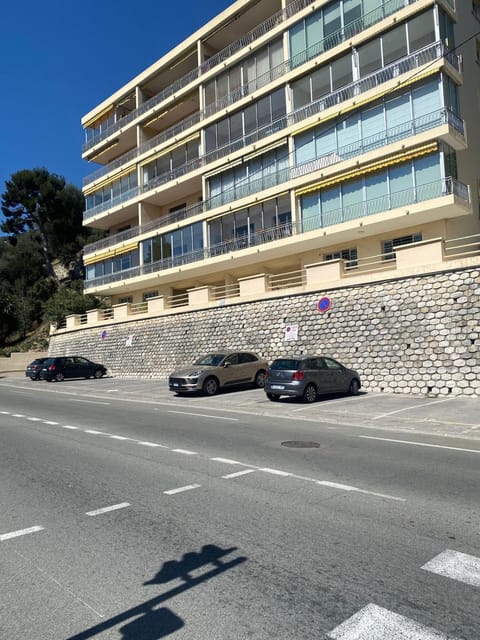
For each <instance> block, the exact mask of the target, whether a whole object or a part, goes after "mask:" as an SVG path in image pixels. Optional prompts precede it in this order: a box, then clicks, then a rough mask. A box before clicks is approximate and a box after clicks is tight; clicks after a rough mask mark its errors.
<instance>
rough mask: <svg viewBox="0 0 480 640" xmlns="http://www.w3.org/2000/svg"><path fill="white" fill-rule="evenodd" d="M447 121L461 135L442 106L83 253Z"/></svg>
mask: <svg viewBox="0 0 480 640" xmlns="http://www.w3.org/2000/svg"><path fill="white" fill-rule="evenodd" d="M446 123H448V124H449V125H450V126H452V127H453V128H454V129H455V130H456V131H458V133H460V134H461V135H464V131H465V125H464V122H463V120H462V119H461V118H459V117H458V116H456V115H455V114H454V113H453V112H452V111H450V110H449V109H447V108H446V107H444V108H443V109H439V110H437V111H434V112H432V113H429V114H426V115H424V116H420V117H418V118H415V119H413V120H411V121H409V122H406V123H403V124H401V125H398V126H397V127H393V128H391V129H387V130H385V131H383V132H381V133H378V134H376V135H374V136H370V137H368V138H364V139H361V140H359V141H358V142H354V143H352V144H350V145H347V146H344V147H340V148H339V149H337V150H336V151H333V152H330V153H327V154H325V155H323V156H320V157H318V158H315V159H314V160H309V161H307V162H303V163H299V164H296V165H294V166H293V167H291V168H289V169H287V168H284V169H281V170H280V171H277V172H274V173H273V175H272V174H270V175H267V176H264V177H262V178H258V179H256V180H250V181H249V182H248V183H245V184H243V185H239V186H238V187H236V188H233V189H230V190H228V191H224V192H222V193H221V194H219V195H217V196H213V197H212V198H210V199H209V200H206V201H205V202H201V203H197V204H195V205H193V206H191V207H188V208H185V209H182V210H180V211H177V212H175V213H171V214H169V215H168V216H165V217H163V218H160V219H158V220H153V221H152V222H150V223H147V224H145V225H141V226H137V227H134V228H132V229H128V230H127V231H123V232H121V233H120V234H115V235H113V236H110V237H108V238H103V239H102V240H98V241H97V242H94V243H92V244H89V245H87V246H86V247H85V248H84V253H85V254H87V253H92V252H94V251H98V250H99V249H102V248H105V247H108V246H111V245H113V244H116V243H118V242H123V241H124V240H127V239H129V238H133V237H135V236H138V235H140V234H142V233H147V232H148V231H152V230H154V229H158V228H161V227H163V226H166V225H168V224H171V223H173V222H178V221H181V220H186V219H187V218H189V217H191V216H194V215H197V214H199V213H203V212H204V211H207V210H210V209H212V208H214V207H217V206H221V205H223V204H227V203H229V202H232V201H233V200H236V199H238V198H241V197H246V196H248V195H250V194H252V193H256V192H258V191H262V190H264V189H268V188H270V187H272V186H275V185H277V184H280V183H281V182H287V181H289V180H291V179H293V178H298V177H300V176H305V175H308V174H309V173H313V172H314V171H318V170H319V169H322V168H325V167H328V166H332V165H334V164H337V163H338V162H342V161H343V160H348V159H349V158H352V157H356V156H358V155H360V154H362V153H366V152H368V151H372V150H373V149H377V148H380V147H382V146H384V145H386V144H390V143H393V142H396V141H398V140H401V139H403V138H406V137H408V136H411V135H416V134H418V133H422V132H423V131H428V130H429V129H432V128H434V127H437V126H440V125H442V124H446Z"/></svg>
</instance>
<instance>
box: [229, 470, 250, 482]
mask: <svg viewBox="0 0 480 640" xmlns="http://www.w3.org/2000/svg"><path fill="white" fill-rule="evenodd" d="M254 471H256V469H244V470H243V471H236V472H235V473H229V474H228V475H226V476H222V478H224V479H225V480H229V479H230V478H238V477H239V476H245V475H246V474H247V473H253V472H254Z"/></svg>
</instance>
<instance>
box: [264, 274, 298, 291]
mask: <svg viewBox="0 0 480 640" xmlns="http://www.w3.org/2000/svg"><path fill="white" fill-rule="evenodd" d="M306 282H307V274H306V271H305V269H297V270H296V271H289V272H287V273H278V274H270V275H269V276H268V289H269V290H270V291H278V290H279V289H292V288H295V287H303V286H305V284H306Z"/></svg>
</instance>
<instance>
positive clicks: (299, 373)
mask: <svg viewBox="0 0 480 640" xmlns="http://www.w3.org/2000/svg"><path fill="white" fill-rule="evenodd" d="M292 380H303V371H294V372H293V376H292Z"/></svg>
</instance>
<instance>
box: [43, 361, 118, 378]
mask: <svg viewBox="0 0 480 640" xmlns="http://www.w3.org/2000/svg"><path fill="white" fill-rule="evenodd" d="M106 373H107V369H106V367H104V366H103V364H98V363H97V362H91V360H87V358H82V357H80V356H61V357H57V358H47V359H46V360H45V362H44V363H43V365H42V368H41V370H40V379H41V380H47V381H48V382H52V380H55V381H56V382H61V381H62V380H64V379H65V378H91V377H92V376H93V377H94V378H101V377H102V376H104V375H105V374H106Z"/></svg>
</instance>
